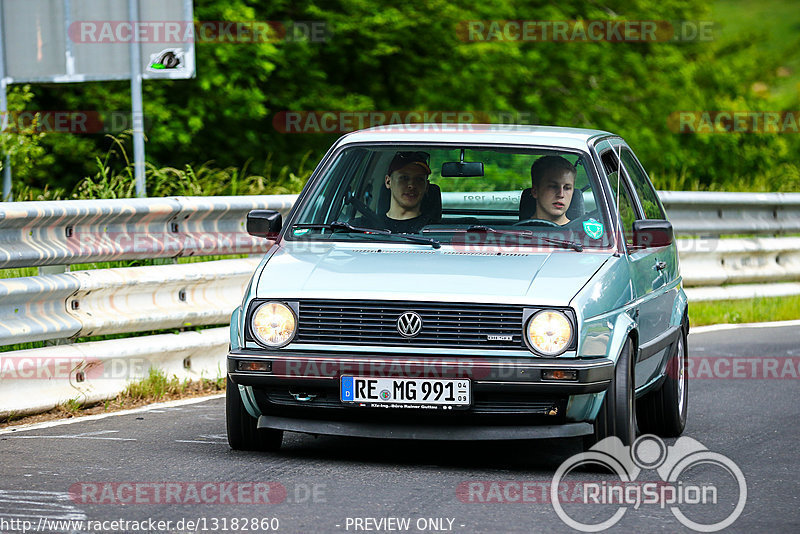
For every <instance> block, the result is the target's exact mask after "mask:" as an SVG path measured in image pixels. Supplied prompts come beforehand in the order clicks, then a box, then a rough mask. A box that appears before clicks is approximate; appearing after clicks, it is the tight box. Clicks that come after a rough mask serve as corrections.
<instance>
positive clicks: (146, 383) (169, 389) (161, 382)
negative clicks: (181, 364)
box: [122, 368, 191, 401]
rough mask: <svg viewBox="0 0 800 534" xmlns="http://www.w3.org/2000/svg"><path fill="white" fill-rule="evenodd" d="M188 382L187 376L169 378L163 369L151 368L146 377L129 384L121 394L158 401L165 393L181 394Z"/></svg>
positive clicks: (132, 397) (135, 398)
mask: <svg viewBox="0 0 800 534" xmlns="http://www.w3.org/2000/svg"><path fill="white" fill-rule="evenodd" d="M190 382H191V381H190V380H189V379H188V378H187V379H185V380H183V381H181V380H179V379H178V377H177V376H175V375H173V376H172V378H169V377H167V375H166V373H164V372H163V371H161V370H159V369H152V368H151V369H150V373H149V374H148V376H147V378H145V379H144V380H142V381H140V382H134V383H133V384H131V385H129V386H128V387H127V389H125V391H124V392H123V393H122V396H123V397H128V398H130V399H134V400H140V399H149V400H153V401H158V400H160V399H162V398H163V397H164V396H165V395H167V394H173V395H181V394H182V393H183V392H184V391H185V390H186V388H187V387H188V386H189V383H190Z"/></svg>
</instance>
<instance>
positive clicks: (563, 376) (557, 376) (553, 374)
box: [542, 369, 578, 380]
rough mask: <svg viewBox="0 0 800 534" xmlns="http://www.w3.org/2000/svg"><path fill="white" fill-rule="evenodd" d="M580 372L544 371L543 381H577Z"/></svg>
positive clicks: (573, 370)
mask: <svg viewBox="0 0 800 534" xmlns="http://www.w3.org/2000/svg"><path fill="white" fill-rule="evenodd" d="M577 379H578V371H576V370H575V369H545V370H544V371H542V380H577Z"/></svg>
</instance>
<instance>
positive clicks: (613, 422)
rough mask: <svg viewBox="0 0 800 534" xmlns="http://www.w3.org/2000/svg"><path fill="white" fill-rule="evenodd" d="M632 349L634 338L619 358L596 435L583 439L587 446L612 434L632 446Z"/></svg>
mask: <svg viewBox="0 0 800 534" xmlns="http://www.w3.org/2000/svg"><path fill="white" fill-rule="evenodd" d="M632 352H633V341H631V339H630V338H628V340H627V341H626V342H625V345H624V346H623V347H622V352H621V353H620V355H619V359H618V360H617V366H616V368H615V369H614V377H613V378H612V379H611V384H610V385H609V386H608V390H607V391H606V397H605V399H604V400H603V405H602V406H601V407H600V412H599V413H598V414H597V419H595V421H594V434H590V435H588V436H586V437H585V438H584V440H583V445H584V448H585V449H588V448H590V447H591V446H592V445H594V444H595V443H597V442H599V441H602V440H604V439H605V438H608V437H611V436H616V437H618V438H619V439H620V440H621V441H622V444H623V445H626V446H627V445H632V444H633V442H634V440H635V439H636V410H635V409H634V390H633V386H634V378H633V377H634V374H633V358H632V355H631V353H632Z"/></svg>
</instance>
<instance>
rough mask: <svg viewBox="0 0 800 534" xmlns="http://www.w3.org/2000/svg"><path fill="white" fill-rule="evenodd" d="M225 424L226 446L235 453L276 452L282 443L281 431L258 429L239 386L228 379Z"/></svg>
mask: <svg viewBox="0 0 800 534" xmlns="http://www.w3.org/2000/svg"><path fill="white" fill-rule="evenodd" d="M225 422H226V425H227V429H228V445H230V447H231V449H233V450H237V451H277V450H278V449H280V447H281V442H282V441H283V430H274V429H263V428H261V429H260V428H258V419H256V418H255V417H253V416H252V415H250V414H249V413H247V410H246V409H245V407H244V404H243V403H242V396H241V395H240V394H239V386H237V385H236V384H234V383H233V382H232V381H231V378H230V377H228V381H227V387H226V388H225Z"/></svg>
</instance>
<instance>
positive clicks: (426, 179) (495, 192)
mask: <svg viewBox="0 0 800 534" xmlns="http://www.w3.org/2000/svg"><path fill="white" fill-rule="evenodd" d="M247 228H248V232H250V233H251V234H252V235H254V236H261V237H264V238H268V239H272V240H274V244H273V245H272V246H271V248H270V249H269V251H268V252H267V253H266V254H265V256H264V259H263V260H262V261H261V263H260V265H259V267H258V268H257V269H256V271H255V274H254V275H253V279H252V281H251V283H250V286H249V287H248V289H247V291H246V294H245V296H244V300H243V302H242V305H241V307H240V308H238V309H237V310H235V312H234V313H233V316H232V318H231V336H230V341H231V348H230V352H229V354H228V358H227V365H228V366H227V371H228V388H227V403H226V410H227V431H228V441H229V443H230V446H231V447H232V448H234V449H246V450H275V449H277V448H279V447H280V445H281V441H282V438H283V433H284V432H285V431H291V432H304V433H311V434H324V435H342V436H361V437H372V438H400V439H437V440H438V439H442V440H486V439H488V440H494V439H531V438H556V437H579V436H582V437H583V439H584V442H585V444H586V445H587V446H591V444H593V443H595V442H597V441H598V440H601V439H603V438H605V437H608V436H617V437H619V438H620V439H621V440H622V441H623V443H625V444H630V443H632V441H633V440H634V438H635V435H636V432H637V427H638V431H639V432H642V433H654V434H657V435H660V436H677V435H679V434H680V433H681V432H682V431H683V429H684V426H685V424H686V412H687V372H686V369H687V344H686V340H687V334H688V325H689V322H688V315H687V301H686V295H685V293H684V291H683V289H682V286H681V277H680V273H679V270H678V256H677V251H676V246H675V243H674V238H673V232H672V226H671V225H670V223H669V222H668V221H667V220H666V215H665V212H664V208H663V206H662V204H661V202H660V200H659V199H658V196H657V194H656V191H655V189H654V188H653V186H652V184H651V182H650V180H649V178H648V176H647V173H646V172H645V170H644V168H643V167H642V165H641V164H640V163H639V161H638V160H637V158H636V156H635V155H634V153H633V151H632V150H631V149H630V148H629V147H628V145H627V144H626V143H625V141H624V140H622V139H621V138H620V137H618V136H616V135H613V134H610V133H608V132H603V131H596V130H582V129H572V128H555V127H535V126H488V125H487V126H476V125H450V126H443V125H413V126H398V127H380V128H373V129H368V130H362V131H358V132H354V133H351V134H348V135H345V136H343V137H342V138H341V139H339V140H338V141H337V142H336V143H335V144H334V145H333V147H332V148H331V149H330V150H329V151H328V153H327V154H326V155H325V157H324V158H323V159H322V161H321V162H320V164H319V166H318V167H317V169H316V170H315V172H314V174H313V175H312V177H311V179H310V180H309V182H308V184H307V185H306V187H305V189H304V190H303V192H302V193H301V194H300V197H299V199H298V201H297V203H296V204H295V206H294V208H293V209H292V211H291V213H290V214H289V215H288V217H287V219H286V221H285V222H284V221H282V217H281V215H280V214H279V213H277V212H273V211H268V210H256V211H253V212H251V213H250V214H249V215H248V219H247Z"/></svg>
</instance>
